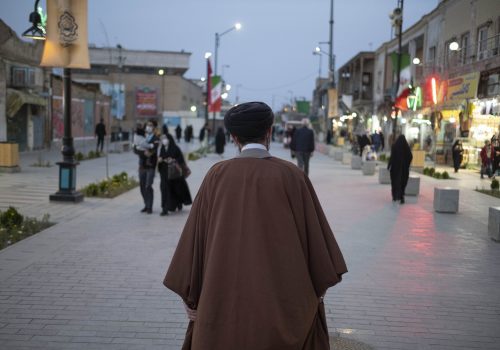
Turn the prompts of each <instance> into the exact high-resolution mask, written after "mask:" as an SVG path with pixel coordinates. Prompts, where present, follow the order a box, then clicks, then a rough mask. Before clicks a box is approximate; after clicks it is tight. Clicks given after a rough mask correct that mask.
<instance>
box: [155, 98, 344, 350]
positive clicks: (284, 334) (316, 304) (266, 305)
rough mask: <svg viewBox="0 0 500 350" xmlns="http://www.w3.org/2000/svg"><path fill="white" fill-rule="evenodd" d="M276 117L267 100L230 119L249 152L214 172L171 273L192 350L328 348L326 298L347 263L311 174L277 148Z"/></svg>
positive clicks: (235, 110)
mask: <svg viewBox="0 0 500 350" xmlns="http://www.w3.org/2000/svg"><path fill="white" fill-rule="evenodd" d="M273 121H274V115H273V113H272V110H271V109H270V108H269V106H267V105H266V104H264V103H261V102H250V103H244V104H240V105H238V106H236V107H233V108H231V109H230V110H229V111H228V112H227V113H226V116H225V117H224V124H225V126H226V128H227V129H228V130H229V132H230V133H231V135H232V136H233V139H234V141H235V142H236V145H237V146H238V147H239V148H240V151H241V153H240V155H239V156H237V157H236V158H234V159H230V160H226V161H223V162H220V163H217V164H215V165H214V166H213V167H212V168H211V169H210V171H209V172H208V174H207V175H206V177H205V179H204V181H203V183H202V185H201V187H200V190H199V192H198V195H197V197H196V199H195V201H194V204H193V206H192V208H191V212H190V214H189V217H188V220H187V222H186V226H185V227H184V230H183V232H182V235H181V238H180V240H179V243H178V246H177V250H176V252H175V254H174V256H173V258H172V262H171V263H170V267H169V269H168V272H167V275H166V276H165V280H164V284H165V286H166V287H168V288H170V289H171V290H173V291H174V292H175V293H177V294H179V296H181V298H182V299H183V300H184V303H185V307H186V310H187V312H188V317H189V319H190V323H189V326H188V331H187V334H186V340H185V342H184V346H183V349H192V350H202V349H203V350H212V349H213V350H260V349H276V350H287V349H298V350H299V349H305V350H306V349H307V350H308V349H329V345H328V328H327V325H326V319H325V313H324V304H323V296H324V294H325V292H326V290H327V289H328V288H329V287H331V286H333V285H335V284H336V283H338V282H340V280H341V278H342V274H343V273H345V272H347V268H346V265H345V262H344V259H343V257H342V253H341V252H340V249H339V247H338V245H337V242H336V241H335V237H334V236H333V233H332V231H331V229H330V226H329V225H328V221H327V220H326V217H325V215H324V213H323V210H322V209H321V205H320V203H319V201H318V198H317V197H316V193H315V192H314V189H313V186H312V184H311V182H310V181H309V179H308V177H307V175H306V174H304V172H303V171H302V170H300V169H299V168H297V167H296V166H295V165H294V164H292V163H289V162H287V161H284V160H281V159H278V158H275V157H272V156H271V155H270V154H269V152H268V150H269V143H270V139H271V128H272V125H273Z"/></svg>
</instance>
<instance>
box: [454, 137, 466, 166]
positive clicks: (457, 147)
mask: <svg viewBox="0 0 500 350" xmlns="http://www.w3.org/2000/svg"><path fill="white" fill-rule="evenodd" d="M451 154H452V156H453V168H454V169H455V172H456V173H458V169H459V168H460V164H462V159H463V157H464V149H463V147H462V141H460V140H456V141H455V143H454V144H453V146H452V147H451Z"/></svg>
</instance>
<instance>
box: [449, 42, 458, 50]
mask: <svg viewBox="0 0 500 350" xmlns="http://www.w3.org/2000/svg"><path fill="white" fill-rule="evenodd" d="M449 48H450V50H451V51H458V49H459V48H460V45H458V43H457V42H456V41H453V42H451V43H450V45H449Z"/></svg>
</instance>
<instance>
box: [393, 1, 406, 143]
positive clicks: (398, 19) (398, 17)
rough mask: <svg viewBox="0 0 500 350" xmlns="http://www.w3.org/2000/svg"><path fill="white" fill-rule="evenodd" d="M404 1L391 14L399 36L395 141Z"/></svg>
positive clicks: (394, 100) (394, 99)
mask: <svg viewBox="0 0 500 350" xmlns="http://www.w3.org/2000/svg"><path fill="white" fill-rule="evenodd" d="M403 3H404V0H398V7H397V8H396V9H395V10H394V12H393V13H392V14H391V19H392V20H393V25H394V27H395V28H396V33H397V36H398V61H397V65H396V74H397V75H396V87H395V89H393V90H394V91H393V96H394V97H393V109H394V113H395V115H394V119H393V123H392V135H393V139H394V141H395V136H396V131H397V127H398V114H399V108H397V107H396V99H397V97H398V90H399V84H400V82H401V80H400V79H401V77H400V75H401V56H402V52H401V50H402V48H401V47H402V39H403Z"/></svg>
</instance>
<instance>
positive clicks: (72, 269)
mask: <svg viewBox="0 0 500 350" xmlns="http://www.w3.org/2000/svg"><path fill="white" fill-rule="evenodd" d="M233 152H234V149H228V151H227V152H226V154H227V156H228V157H229V156H230V155H232V154H233ZM272 153H274V154H275V155H277V156H281V157H283V158H286V159H287V158H288V156H289V155H288V153H287V152H286V151H284V150H283V149H282V148H281V146H279V145H277V144H276V145H273V149H272ZM110 158H112V157H110ZM116 158H117V163H120V165H117V169H118V171H122V170H127V169H123V166H124V164H129V162H130V167H131V168H130V171H131V172H134V171H135V163H134V162H135V158H134V157H133V154H121V155H116ZM219 159H220V158H218V157H217V156H215V155H209V156H208V157H206V158H203V159H200V160H198V161H196V162H191V163H190V167H191V169H192V170H193V175H191V177H190V178H189V183H190V186H191V190H192V193H193V195H194V194H195V193H196V191H197V188H198V186H199V184H200V183H201V180H202V178H203V176H204V174H205V173H206V171H207V169H208V168H209V167H210V166H211V165H212V164H213V163H214V162H216V161H218V160H219ZM90 162H93V161H90ZM88 164H89V168H90V170H89V171H92V170H91V168H92V167H91V164H90V163H88ZM83 166H84V165H83V164H82V166H81V167H82V168H83ZM120 167H122V168H120ZM79 169H80V168H79ZM85 171H86V170H84V169H81V170H80V173H81V174H82V175H81V177H82V178H85V176H84V175H83V174H85ZM94 171H95V170H94ZM11 176H12V175H10V174H9V175H6V174H4V175H2V176H1V177H0V184H2V185H3V184H4V183H7V182H9V181H10V180H6V179H11ZM310 176H311V180H312V181H313V184H314V186H315V188H316V191H317V192H318V196H319V198H320V201H321V203H322V205H323V208H324V210H325V213H326V215H327V217H328V218H329V221H330V223H331V225H332V228H333V230H334V232H335V235H336V237H337V240H338V241H339V244H340V246H341V249H342V250H343V252H344V255H345V257H346V260H347V263H348V268H349V273H348V274H346V275H345V278H344V281H343V282H342V283H340V284H339V285H338V286H336V287H334V288H332V289H331V290H330V291H329V292H328V293H327V295H326V298H325V302H326V306H327V318H328V322H329V327H330V331H331V333H332V335H333V334H340V335H341V337H342V338H344V339H345V340H356V341H359V342H363V343H366V344H368V345H369V346H371V347H372V348H374V349H498V344H499V343H500V334H499V332H498V330H499V329H500V328H499V327H500V294H499V293H498V291H499V290H500V271H499V269H498V261H500V244H497V243H495V242H493V241H491V240H490V239H489V238H488V236H487V215H488V214H487V208H488V206H493V205H495V206H498V205H499V204H500V203H499V202H500V201H499V200H498V199H495V198H493V197H489V196H486V195H483V194H480V193H477V192H474V191H472V190H470V189H469V188H468V185H466V182H465V181H461V180H447V181H444V182H443V180H435V179H431V178H428V177H423V176H422V178H421V194H420V196H419V197H414V198H411V197H409V198H408V200H407V204H405V205H402V206H401V205H394V204H392V202H391V201H390V186H388V185H379V184H378V181H377V176H363V175H361V172H360V171H355V170H351V169H350V167H348V166H345V165H341V162H336V161H334V160H333V159H332V158H329V157H326V156H323V155H321V154H315V156H314V157H313V159H312V162H311V174H310ZM463 176H466V175H463ZM4 180H6V181H4ZM443 184H448V185H451V186H455V187H459V188H460V189H461V193H460V212H459V213H458V214H456V215H453V214H438V213H434V212H433V210H432V196H433V187H434V186H437V185H438V186H439V185H443ZM155 186H156V188H158V179H157V182H156V184H155ZM28 187H29V186H28ZM4 191H6V189H5V187H2V188H0V194H1V195H0V197H2V199H1V200H0V202H3V193H4ZM157 193H158V191H157ZM42 197H43V196H42ZM40 201H41V202H43V199H40ZM88 202H90V201H88V200H86V201H85V202H84V203H88ZM155 202H156V203H159V198H158V197H157V198H156V199H155ZM44 203H45V206H46V207H47V208H49V207H51V206H52V204H50V205H48V204H47V201H45V202H44ZM96 203H97V202H96ZM86 205H87V204H86ZM28 207H29V205H26V208H28ZM157 207H158V206H157ZM79 208H80V205H76V206H75V205H67V206H65V207H64V208H62V209H60V210H59V212H60V213H62V214H61V215H60V217H61V219H63V220H61V223H60V224H58V225H56V226H54V227H52V228H50V229H48V230H45V231H44V232H41V233H39V234H37V235H35V236H33V237H31V238H29V239H26V240H24V241H22V242H20V243H17V244H15V245H14V246H11V247H9V248H7V249H5V250H3V251H2V252H0V348H1V349H4V348H5V349H178V348H179V347H180V344H181V343H182V340H183V337H184V332H185V327H186V317H185V315H184V310H183V307H182V305H181V302H180V300H179V298H178V297H177V296H176V295H174V294H173V293H171V292H170V291H168V290H167V289H166V288H164V287H163V286H162V284H161V281H162V279H163V276H164V273H165V271H166V268H167V266H168V263H169V261H170V258H171V256H172V254H173V251H174V249H175V246H176V244H177V240H178V238H179V234H180V230H181V228H182V227H183V224H184V222H185V220H186V217H187V214H188V212H187V210H185V211H183V212H182V213H179V214H175V215H170V216H168V217H160V216H159V215H157V214H158V209H156V213H155V214H156V215H150V216H147V215H144V214H140V213H139V210H140V209H141V208H142V205H141V199H140V195H139V191H138V189H135V190H132V191H130V192H128V193H126V194H124V195H122V196H119V197H117V198H115V199H112V200H101V201H99V203H97V204H95V208H93V209H88V210H86V211H81V212H79V214H78V215H70V216H68V217H65V216H64V215H63V214H64V213H69V212H70V211H72V210H73V211H74V210H81V209H79ZM68 215H69V214H68ZM334 340H335V339H334ZM335 341H336V344H337V345H341V344H347V341H345V342H342V341H339V340H338V339H337V340H335ZM351 344H352V343H351ZM341 346H342V347H339V348H349V347H347V345H345V346H344V345H341ZM353 348H355V347H353Z"/></svg>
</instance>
